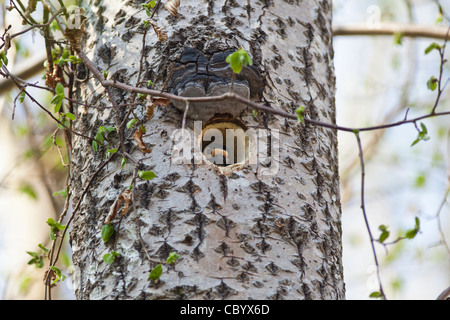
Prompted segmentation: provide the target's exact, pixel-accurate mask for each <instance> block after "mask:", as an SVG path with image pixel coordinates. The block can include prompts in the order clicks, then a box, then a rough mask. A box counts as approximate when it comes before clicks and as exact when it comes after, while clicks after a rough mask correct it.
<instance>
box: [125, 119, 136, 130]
mask: <svg viewBox="0 0 450 320" xmlns="http://www.w3.org/2000/svg"><path fill="white" fill-rule="evenodd" d="M137 122H138V119H131V120H130V121H128V122H127V129H131V128H132V127H133V126H134V125H135V124H136V123H137Z"/></svg>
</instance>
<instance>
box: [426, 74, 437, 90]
mask: <svg viewBox="0 0 450 320" xmlns="http://www.w3.org/2000/svg"><path fill="white" fill-rule="evenodd" d="M437 85H438V79H436V77H435V76H431V78H430V79H429V80H428V81H427V88H428V89H430V90H431V91H434V90H436V88H437Z"/></svg>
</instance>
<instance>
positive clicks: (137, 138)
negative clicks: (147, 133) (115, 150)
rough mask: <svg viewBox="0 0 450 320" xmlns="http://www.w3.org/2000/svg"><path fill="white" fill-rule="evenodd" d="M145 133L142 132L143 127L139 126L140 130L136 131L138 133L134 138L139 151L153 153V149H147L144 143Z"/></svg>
mask: <svg viewBox="0 0 450 320" xmlns="http://www.w3.org/2000/svg"><path fill="white" fill-rule="evenodd" d="M143 134H144V133H143V132H142V127H141V126H139V129H138V130H137V131H136V133H135V134H134V136H133V139H134V141H136V143H137V144H138V147H139V150H141V151H142V152H143V153H150V152H152V149H149V148H147V146H146V145H145V143H144V141H143V140H142V135H143Z"/></svg>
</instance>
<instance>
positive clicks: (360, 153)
mask: <svg viewBox="0 0 450 320" xmlns="http://www.w3.org/2000/svg"><path fill="white" fill-rule="evenodd" d="M355 136H356V141H357V143H358V149H359V160H360V164H361V210H362V213H363V217H364V222H365V224H366V229H367V232H368V234H369V237H370V245H371V246H372V253H373V257H374V260H375V266H376V268H377V278H378V284H379V286H380V295H381V297H382V298H383V299H386V295H385V294H384V290H383V285H382V283H381V277H380V265H379V263H378V258H377V253H376V251H375V244H374V243H375V239H374V238H373V236H372V231H371V230H370V225H369V221H368V218H367V213H366V205H365V200H364V179H365V175H366V173H365V168H364V155H363V149H362V145H361V138H360V137H359V132H355Z"/></svg>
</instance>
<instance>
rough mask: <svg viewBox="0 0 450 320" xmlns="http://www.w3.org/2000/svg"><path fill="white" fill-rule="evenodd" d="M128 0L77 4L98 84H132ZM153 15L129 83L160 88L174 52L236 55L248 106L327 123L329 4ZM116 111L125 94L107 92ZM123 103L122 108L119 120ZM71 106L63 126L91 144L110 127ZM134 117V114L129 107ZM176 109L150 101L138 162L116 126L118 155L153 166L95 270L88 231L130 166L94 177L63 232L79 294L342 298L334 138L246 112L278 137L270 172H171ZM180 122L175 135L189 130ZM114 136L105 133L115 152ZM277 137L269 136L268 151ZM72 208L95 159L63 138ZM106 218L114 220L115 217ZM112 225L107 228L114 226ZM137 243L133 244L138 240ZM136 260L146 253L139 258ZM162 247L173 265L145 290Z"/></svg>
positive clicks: (236, 1) (89, 96) (138, 110)
mask: <svg viewBox="0 0 450 320" xmlns="http://www.w3.org/2000/svg"><path fill="white" fill-rule="evenodd" d="M139 3H140V1H132V0H130V1H118V0H114V1H112V0H109V1H101V0H96V1H90V2H89V3H85V4H84V7H85V8H88V9H87V13H86V15H87V16H88V17H89V22H88V24H87V28H86V41H85V42H84V45H83V49H82V50H84V51H85V52H86V53H87V55H88V56H89V57H90V59H91V60H92V61H93V62H94V63H95V64H96V65H97V66H98V68H99V69H101V70H103V71H108V74H109V77H112V76H114V77H115V79H116V80H117V81H122V82H126V83H128V84H131V85H134V84H135V83H136V81H137V75H138V72H139V65H140V56H141V50H142V33H143V26H142V25H143V23H142V21H143V20H145V19H147V15H146V13H145V11H144V10H143V9H142V7H140V6H139ZM164 3H165V2H164V1H163V2H162V3H161V6H160V9H159V11H158V12H157V14H156V15H155V16H154V20H155V21H156V23H157V24H158V25H159V26H163V27H164V28H165V29H166V31H167V35H168V40H166V41H162V42H159V41H158V39H157V37H156V35H155V33H154V32H153V30H150V31H149V32H148V34H147V37H146V39H145V41H146V50H145V54H146V56H145V65H144V73H143V77H142V80H143V81H145V82H146V81H147V80H151V81H152V82H153V83H154V85H153V87H152V88H162V87H163V86H164V83H165V82H166V80H168V79H167V77H168V76H169V70H170V65H171V63H172V62H174V61H177V59H178V58H179V56H180V53H181V52H182V50H183V49H184V48H186V47H194V48H197V49H200V50H206V51H208V50H209V49H210V48H212V47H215V46H217V44H218V43H219V44H220V46H228V47H230V48H232V49H235V48H237V47H243V48H244V49H245V50H247V52H249V53H250V54H251V56H252V57H253V60H254V62H255V66H257V68H259V70H260V71H261V74H262V79H263V83H264V89H263V92H262V93H261V94H260V95H259V97H257V98H256V99H255V100H257V101H258V102H261V103H264V104H266V105H270V106H271V107H273V108H275V109H279V110H284V111H287V112H290V113H293V114H295V110H296V108H297V107H298V106H300V105H304V106H305V107H306V113H305V114H306V115H307V116H308V117H310V118H312V119H316V120H321V121H326V122H330V123H334V121H335V104H334V95H335V86H334V84H335V83H334V69H333V60H332V59H333V52H332V42H331V41H332V37H331V12H332V9H331V1H329V0H323V1H313V0H305V1H298V0H291V1H288V0H284V1H271V0H265V1H245V0H233V1H231V0H224V1H222V0H221V1H213V0H210V1H200V0H181V6H180V7H179V8H178V13H179V14H178V17H176V18H175V17H172V16H171V15H170V14H169V13H168V11H167V10H165V9H163V4H164ZM113 93H114V96H115V98H116V102H117V103H118V104H123V103H127V102H128V101H129V98H130V94H128V93H126V92H124V91H120V90H118V89H113ZM77 98H79V99H81V98H82V99H84V100H85V101H87V102H88V103H90V104H96V105H104V106H111V102H110V101H108V98H107V95H106V91H105V89H104V88H102V87H101V86H100V85H99V83H98V82H97V81H95V80H94V79H92V76H91V78H90V80H89V81H87V82H86V83H83V84H80V86H79V89H78V97H77ZM128 108H129V107H126V108H122V112H121V114H120V117H122V118H121V119H120V120H121V121H122V120H123V117H124V115H125V114H126V113H127V110H128ZM84 111H85V110H82V109H81V108H80V109H79V112H78V118H77V120H78V121H77V124H76V128H75V129H76V130H79V131H82V132H84V133H86V134H90V135H91V136H94V135H95V133H96V131H97V129H98V127H99V126H114V125H115V122H114V112H113V111H112V110H111V109H105V110H101V109H96V108H87V110H86V111H87V113H83V112H84ZM135 114H136V115H138V116H139V117H140V119H141V120H143V121H145V106H137V107H135ZM182 118H183V113H182V112H181V111H179V110H178V109H177V108H175V107H174V106H173V105H169V106H167V107H157V108H156V109H155V114H154V116H153V118H152V119H151V120H148V121H146V122H145V127H146V129H147V134H146V135H145V137H144V142H145V143H146V144H147V146H151V147H152V152H151V153H149V154H143V153H142V152H141V151H140V150H139V149H138V148H137V147H136V144H135V142H134V141H133V140H132V134H133V131H132V130H125V131H124V135H125V136H126V146H127V148H129V149H128V152H129V153H131V154H132V156H133V157H134V158H135V159H141V158H145V160H143V161H142V162H143V165H142V166H141V167H140V168H139V169H140V170H153V171H154V172H155V173H156V175H157V177H156V178H155V179H153V180H151V181H144V180H138V181H137V183H136V188H135V190H134V191H135V195H136V198H135V205H136V211H131V212H129V213H128V214H127V215H126V216H125V217H124V218H123V220H122V221H121V224H120V231H119V236H118V239H117V244H116V251H117V252H119V253H120V254H121V256H120V257H118V258H117V259H116V261H115V262H114V263H113V264H111V265H108V264H106V263H105V262H104V261H103V260H102V256H103V255H104V254H106V253H108V252H110V251H111V250H112V247H113V243H114V240H115V239H114V240H113V241H109V242H108V243H106V244H105V243H103V241H102V239H101V234H100V232H101V228H102V226H103V222H104V220H105V218H106V216H107V215H108V212H109V207H110V206H111V205H112V203H113V202H114V200H115V199H116V198H117V196H118V195H119V194H120V193H122V192H123V191H124V190H125V189H126V188H127V187H128V186H129V185H130V184H131V180H132V178H133V173H134V166H133V163H132V162H130V161H129V162H128V164H127V165H126V166H125V167H124V168H123V169H120V156H118V157H117V158H116V159H115V160H114V161H112V162H111V163H110V164H108V166H107V167H106V168H105V169H104V170H103V171H102V172H101V174H100V175H99V176H98V178H96V179H95V180H94V183H93V185H92V186H91V188H90V190H89V192H88V193H87V194H86V196H85V198H84V200H83V204H82V206H81V210H80V212H78V213H77V215H76V218H75V220H74V224H73V230H72V232H71V245H72V249H73V263H74V266H75V270H76V271H75V274H74V279H73V280H74V286H75V288H74V290H75V295H76V297H77V298H78V299H343V298H344V297H345V290H344V282H343V269H342V243H341V217H340V215H341V211H340V198H339V177H338V163H337V159H338V157H337V135H336V132H334V131H332V130H329V129H324V128H319V127H313V126H310V125H305V124H297V123H296V122H295V121H292V120H285V119H283V118H281V117H278V116H273V115H269V114H260V115H259V118H258V120H257V119H256V118H254V117H253V116H252V110H251V109H247V110H246V111H245V112H244V113H242V114H241V115H239V119H240V120H241V121H242V122H243V123H245V125H246V126H247V127H252V128H263V129H269V130H279V141H278V142H279V145H280V148H279V150H278V149H277V148H273V154H272V155H273V156H275V155H276V152H279V154H278V156H279V158H278V160H277V159H276V158H275V157H273V159H272V163H271V164H272V166H276V167H277V168H278V171H277V172H276V174H273V175H262V174H261V171H259V169H261V167H257V166H244V167H243V168H240V169H238V170H235V171H233V172H232V173H229V174H221V173H220V171H219V170H217V168H215V167H214V165H212V164H200V165H195V166H192V165H174V164H172V165H170V162H171V154H172V151H171V150H172V145H173V144H172V141H171V139H170V136H171V134H172V133H173V132H174V130H176V129H179V128H180V127H181V123H182ZM193 127H194V125H193V121H192V119H189V118H188V120H187V124H186V128H187V129H188V130H193ZM115 137H117V136H114V134H112V135H111V139H112V143H113V144H117V138H115ZM275 140H277V139H276V136H273V137H272V146H273V145H276V144H275V142H276V141H275ZM73 147H74V157H73V164H74V169H73V170H74V171H73V172H74V173H75V180H74V183H73V188H74V191H75V192H76V196H75V200H76V199H78V198H79V195H80V193H81V191H82V190H83V188H84V187H85V186H86V184H87V182H88V180H89V179H90V178H91V176H92V174H93V173H94V172H95V171H96V169H97V167H98V166H99V164H100V163H101V162H102V161H103V160H104V151H103V152H102V151H98V152H94V151H93V150H92V147H91V145H90V144H89V142H87V141H86V140H84V139H82V138H78V137H74V141H73ZM115 222H117V219H116V220H115ZM116 228H117V226H116ZM140 237H141V238H142V240H143V241H144V243H145V248H144V247H142V245H141V244H142V241H140ZM145 251H147V253H148V255H149V256H150V257H151V258H152V261H149V260H148V258H147V254H146V253H145ZM172 251H176V252H178V254H179V255H180V259H179V260H178V261H177V262H176V264H175V265H173V266H167V265H163V269H164V272H163V274H162V276H161V278H160V280H159V281H158V282H157V283H154V282H153V281H148V280H147V278H148V275H149V272H150V270H151V269H152V268H153V267H154V266H155V265H156V264H157V262H158V261H165V259H166V258H167V256H168V254H169V253H170V252H172Z"/></svg>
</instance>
